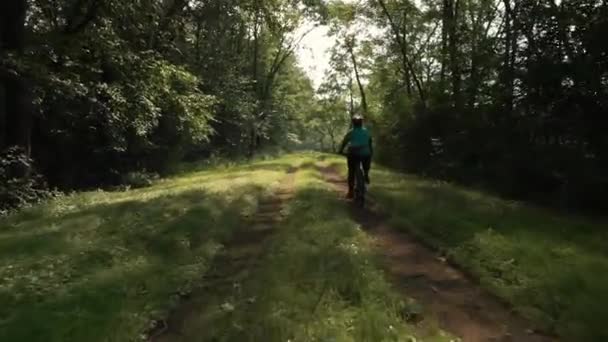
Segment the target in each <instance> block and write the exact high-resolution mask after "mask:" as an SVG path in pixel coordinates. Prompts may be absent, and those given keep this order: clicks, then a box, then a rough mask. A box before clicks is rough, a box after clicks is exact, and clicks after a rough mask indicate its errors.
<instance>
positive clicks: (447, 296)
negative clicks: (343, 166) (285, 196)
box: [319, 167, 557, 342]
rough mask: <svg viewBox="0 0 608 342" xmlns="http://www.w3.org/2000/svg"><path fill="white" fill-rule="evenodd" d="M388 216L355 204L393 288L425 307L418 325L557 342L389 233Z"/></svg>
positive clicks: (327, 174)
mask: <svg viewBox="0 0 608 342" xmlns="http://www.w3.org/2000/svg"><path fill="white" fill-rule="evenodd" d="M319 170H320V171H321V173H322V175H323V177H324V178H325V180H326V181H327V182H329V183H331V184H332V185H333V186H334V188H335V189H336V190H339V191H340V192H341V193H342V194H345V193H346V190H347V184H346V182H345V180H344V177H342V176H341V175H340V174H339V173H338V172H337V171H336V170H335V169H333V168H322V167H319ZM372 192H373V189H372ZM368 203H370V205H371V207H372V208H373V206H374V204H373V203H372V202H371V201H369V200H368ZM386 215H387V214H382V215H381V214H379V213H378V210H373V209H366V210H361V209H359V208H355V206H354V205H353V217H354V218H355V219H356V220H357V222H359V223H360V224H361V225H362V228H363V229H365V230H366V231H367V232H368V233H369V234H371V235H373V236H374V237H375V239H376V241H377V244H378V252H379V253H380V254H381V256H382V257H383V259H384V260H385V261H386V262H385V269H386V271H387V273H388V275H389V276H390V278H391V280H392V281H393V284H394V286H395V288H396V289H397V290H398V291H400V292H402V293H403V295H404V296H405V297H409V298H413V299H415V300H416V301H417V302H418V303H420V304H421V305H422V306H423V308H424V309H423V311H424V313H423V317H422V321H424V320H426V319H425V317H430V318H431V319H432V320H433V319H434V320H436V321H437V322H438V323H439V326H440V328H441V329H443V330H445V331H448V332H450V333H451V334H453V335H456V336H458V337H460V338H461V339H462V340H463V341H465V342H482V341H484V342H485V341H504V342H507V341H513V342H545V341H556V340H557V339H555V338H552V337H549V336H546V335H543V334H541V333H539V332H537V331H536V330H535V329H534V328H533V326H532V325H531V324H530V323H529V322H527V321H526V320H524V319H523V318H521V317H519V316H518V315H517V314H516V313H514V312H513V311H512V310H511V309H510V308H509V307H508V305H506V304H504V303H503V302H501V301H500V300H499V299H498V298H496V297H495V296H493V295H491V294H490V293H488V292H487V291H485V290H484V289H482V288H481V287H480V286H479V285H477V284H476V283H475V281H474V280H473V279H471V278H469V277H468V276H467V275H466V274H465V273H463V272H462V271H461V270H459V269H457V268H455V267H454V266H452V265H450V264H449V263H448V262H447V261H446V260H445V259H444V258H442V257H440V256H439V255H437V254H436V253H435V252H434V251H433V250H431V249H430V248H428V247H426V246H425V245H424V244H422V243H420V242H419V241H417V240H416V239H415V238H414V237H412V236H410V235H408V234H406V233H404V232H400V231H396V230H395V229H392V228H391V227H390V226H389V225H388V224H387V216H386ZM421 323H422V322H421Z"/></svg>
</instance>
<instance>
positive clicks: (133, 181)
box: [122, 170, 159, 188]
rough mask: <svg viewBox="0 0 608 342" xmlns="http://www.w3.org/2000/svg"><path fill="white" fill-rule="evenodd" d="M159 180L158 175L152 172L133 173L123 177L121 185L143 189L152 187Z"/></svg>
mask: <svg viewBox="0 0 608 342" xmlns="http://www.w3.org/2000/svg"><path fill="white" fill-rule="evenodd" d="M158 178H159V176H158V174H156V173H153V172H147V171H145V170H143V171H134V172H128V173H126V174H125V175H124V176H123V179H122V183H123V185H125V186H128V187H131V188H144V187H147V186H150V185H152V183H153V182H154V181H155V180H157V179H158Z"/></svg>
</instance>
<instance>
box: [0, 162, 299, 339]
mask: <svg viewBox="0 0 608 342" xmlns="http://www.w3.org/2000/svg"><path fill="white" fill-rule="evenodd" d="M299 159H300V157H294V156H289V157H285V158H279V159H276V160H272V161H263V162H259V163H256V164H252V165H236V166H224V167H217V168H213V169H209V170H202V171H197V172H192V171H190V172H188V173H186V174H183V175H181V176H176V177H173V178H171V179H166V180H160V181H158V182H157V183H156V184H154V185H153V186H151V187H148V188H143V189H137V190H130V191H123V192H104V191H95V192H88V193H78V194H74V195H70V196H65V197H61V198H58V199H56V200H54V201H51V202H49V203H46V204H43V205H40V206H37V207H34V208H31V209H27V210H24V211H23V212H21V213H18V214H16V215H13V216H11V217H9V218H6V219H4V220H3V221H0V280H1V282H0V341H127V340H134V339H136V338H137V336H138V335H139V334H141V333H142V332H144V330H145V329H146V327H147V325H148V324H149V322H150V320H151V319H159V318H163V317H166V315H167V312H168V310H170V309H171V307H172V306H174V305H175V304H176V303H177V300H176V299H177V294H179V293H183V292H188V291H189V289H191V288H192V287H193V286H195V284H196V283H197V282H198V281H199V280H200V277H201V276H202V274H204V272H205V270H206V269H207V267H208V265H209V262H210V260H211V259H212V257H213V256H214V255H216V254H217V252H218V251H219V250H221V248H222V243H223V242H224V241H226V239H228V238H229V237H230V235H231V234H232V231H234V230H235V229H236V228H237V227H239V226H241V225H242V224H243V220H242V216H243V215H246V214H250V213H252V212H254V211H255V210H256V207H257V205H258V199H259V198H260V197H262V196H266V195H267V194H268V193H269V192H270V191H271V190H272V188H273V187H274V186H275V185H276V184H278V181H280V179H281V178H283V177H284V176H285V175H286V171H287V170H288V169H289V168H290V167H291V166H293V165H297V163H298V162H299Z"/></svg>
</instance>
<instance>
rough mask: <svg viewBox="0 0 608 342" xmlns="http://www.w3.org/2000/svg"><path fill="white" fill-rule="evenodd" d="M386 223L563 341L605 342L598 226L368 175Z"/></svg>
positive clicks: (606, 278) (607, 303)
mask: <svg viewBox="0 0 608 342" xmlns="http://www.w3.org/2000/svg"><path fill="white" fill-rule="evenodd" d="M372 182H373V183H372V188H371V189H370V193H371V195H372V196H373V198H374V199H375V200H376V202H378V203H379V204H380V205H381V206H382V207H383V208H384V209H385V211H387V212H389V213H390V214H391V220H392V222H391V223H392V224H393V225H394V226H397V227H400V228H402V229H405V230H407V231H409V232H411V233H414V234H415V235H417V236H418V237H420V238H421V239H423V240H424V241H425V242H427V243H429V244H431V245H433V246H434V247H436V248H439V249H440V250H442V251H444V252H445V253H446V254H448V255H449V256H450V257H451V258H452V259H453V260H454V261H455V262H456V263H458V264H460V265H461V266H462V267H464V268H465V269H466V270H468V271H469V272H471V273H472V274H473V275H475V277H476V278H478V279H479V281H480V283H481V284H482V285H483V286H485V287H487V288H489V289H490V290H492V291H493V292H495V293H496V294H498V295H499V296H501V297H503V298H505V299H507V300H508V301H509V302H511V303H512V304H513V305H514V306H515V308H516V309H517V310H518V311H520V312H521V313H523V314H524V315H525V316H527V317H529V318H532V319H533V320H535V321H536V322H538V323H539V324H540V325H541V326H542V327H543V328H544V329H547V330H550V331H554V332H557V333H558V334H560V335H561V336H562V337H564V338H566V339H567V340H570V339H571V340H577V341H578V340H580V341H583V340H585V341H591V340H593V341H600V340H607V339H608V328H606V326H605V324H604V323H602V321H601V320H600V319H598V317H606V315H607V314H608V309H607V308H608V296H607V295H606V294H605V293H606V291H605V288H606V287H608V250H607V249H606V248H605V243H606V241H607V238H608V235H607V233H606V230H605V228H604V226H603V225H598V224H596V223H593V222H591V221H589V220H586V219H583V218H575V217H565V216H562V215H559V214H557V213H554V212H551V211H548V210H544V209H539V208H535V207H533V206H528V205H527V204H525V203H516V202H510V201H506V200H502V199H499V198H496V197H493V196H490V195H485V194H483V193H480V192H476V191H469V190H466V189H463V188H460V187H457V186H453V185H450V184H447V183H443V182H438V181H433V180H423V179H418V178H416V177H411V176H403V175H398V174H396V173H392V172H390V171H388V170H386V169H380V170H378V171H377V172H375V174H372Z"/></svg>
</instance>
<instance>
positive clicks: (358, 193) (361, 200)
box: [342, 153, 367, 208]
mask: <svg viewBox="0 0 608 342" xmlns="http://www.w3.org/2000/svg"><path fill="white" fill-rule="evenodd" d="M342 155H343V156H344V157H346V158H348V155H347V154H345V153H343V154H342ZM366 184H367V183H366V182H365V173H364V171H363V164H362V163H361V162H360V161H359V163H358V165H357V170H356V171H355V187H354V189H353V191H354V194H353V195H354V196H353V201H354V202H355V204H356V205H357V206H359V207H361V208H363V207H364V206H365V193H366V191H367V187H366Z"/></svg>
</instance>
